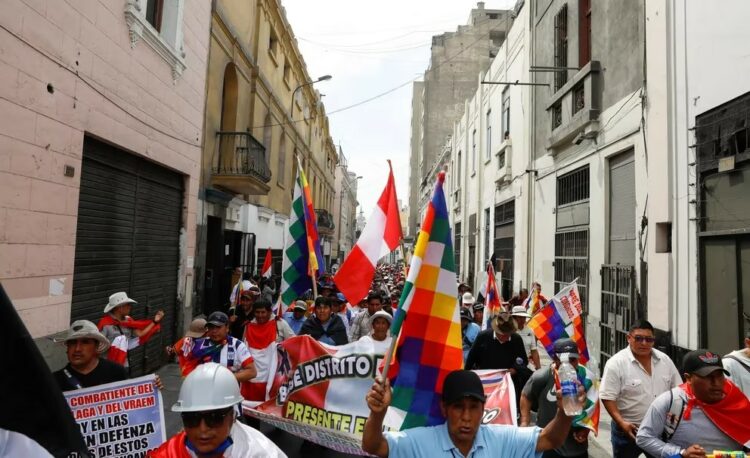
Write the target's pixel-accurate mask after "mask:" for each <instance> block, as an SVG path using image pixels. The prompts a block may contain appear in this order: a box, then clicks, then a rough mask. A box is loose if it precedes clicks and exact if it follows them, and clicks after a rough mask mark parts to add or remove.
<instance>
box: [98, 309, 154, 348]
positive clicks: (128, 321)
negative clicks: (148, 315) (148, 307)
mask: <svg viewBox="0 0 750 458" xmlns="http://www.w3.org/2000/svg"><path fill="white" fill-rule="evenodd" d="M151 323H154V322H153V321H152V320H134V319H132V318H130V317H129V316H126V317H125V319H124V320H122V321H120V320H118V319H116V318H115V317H113V316H112V315H109V314H107V315H104V316H103V317H102V319H101V320H99V323H98V324H97V325H96V327H97V328H99V330H100V331H101V330H102V329H104V326H120V327H122V328H129V329H145V328H146V327H147V326H148V325H149V324H151ZM159 330H161V325H160V324H158V323H154V327H153V328H151V330H150V331H148V332H147V333H145V334H143V335H142V336H140V337H139V338H138V342H139V343H140V345H143V344H145V343H146V342H148V339H150V338H151V336H153V335H154V334H156V333H157V332H159Z"/></svg>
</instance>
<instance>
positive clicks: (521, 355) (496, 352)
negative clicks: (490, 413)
mask: <svg viewBox="0 0 750 458" xmlns="http://www.w3.org/2000/svg"><path fill="white" fill-rule="evenodd" d="M515 330H516V325H515V322H514V321H513V319H512V317H511V316H510V313H508V312H501V313H499V314H498V315H497V316H495V317H494V318H492V329H487V330H484V331H482V332H480V333H479V335H477V339H476V340H475V341H474V345H472V347H471V350H469V354H468V355H467V357H466V366H465V367H466V369H507V370H508V372H510V374H511V377H512V378H513V386H515V387H516V403H518V401H519V399H520V396H521V388H522V387H523V386H524V385H525V384H526V381H527V380H528V379H529V377H530V376H531V370H530V369H529V368H528V367H527V366H528V365H529V358H528V356H526V348H525V347H524V345H523V339H521V336H519V335H518V334H516V333H515Z"/></svg>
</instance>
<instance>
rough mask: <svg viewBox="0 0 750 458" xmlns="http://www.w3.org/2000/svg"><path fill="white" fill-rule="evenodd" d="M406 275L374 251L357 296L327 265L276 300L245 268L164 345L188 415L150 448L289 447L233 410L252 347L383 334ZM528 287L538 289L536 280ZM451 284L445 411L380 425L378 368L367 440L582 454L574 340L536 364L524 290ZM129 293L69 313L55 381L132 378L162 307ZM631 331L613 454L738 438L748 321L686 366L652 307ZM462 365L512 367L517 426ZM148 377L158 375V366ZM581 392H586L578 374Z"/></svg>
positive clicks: (250, 368) (749, 378)
mask: <svg viewBox="0 0 750 458" xmlns="http://www.w3.org/2000/svg"><path fill="white" fill-rule="evenodd" d="M404 282H405V276H404V271H403V266H401V265H380V266H379V267H378V269H377V273H376V275H375V279H374V281H373V283H372V285H371V289H370V291H369V293H368V294H367V296H366V297H363V298H359V300H353V301H352V300H350V298H346V297H344V296H343V295H342V294H341V293H340V292H338V291H337V288H336V285H335V284H334V283H333V281H332V280H331V278H330V277H327V276H324V277H323V279H322V280H321V282H320V283H319V284H318V285H316V286H317V288H316V289H317V292H318V293H319V295H317V297H313V293H312V291H309V292H307V293H305V294H304V295H302V296H301V297H299V298H297V300H296V301H295V302H294V303H293V304H292V305H291V306H290V307H288V309H287V310H285V311H282V310H281V309H282V307H280V306H279V301H278V299H277V297H278V296H277V295H278V292H277V290H278V288H277V287H276V285H275V284H274V281H272V280H267V279H259V278H257V277H256V278H252V277H250V276H249V275H244V276H243V277H242V279H241V280H240V281H239V282H238V283H237V284H236V285H234V287H233V290H232V291H231V294H230V297H229V302H230V304H229V305H230V307H229V308H228V310H227V311H226V313H225V312H223V311H216V312H213V313H211V314H210V315H209V316H208V317H197V318H196V319H194V320H193V322H192V323H191V325H190V328H189V331H188V332H187V333H186V334H185V336H184V337H183V338H181V339H180V340H179V341H178V342H176V343H175V344H174V345H172V346H170V347H168V348H167V349H166V350H167V352H168V353H169V354H170V355H171V356H174V357H176V358H177V361H178V362H179V364H180V369H181V373H182V376H183V378H184V380H183V384H182V386H181V389H180V394H179V399H178V402H177V403H176V404H175V405H174V406H173V407H172V410H173V411H175V412H180V414H181V417H182V423H183V429H182V431H180V432H179V433H178V434H177V435H175V436H173V437H171V438H169V439H168V441H167V442H165V443H164V444H163V445H162V446H161V447H160V448H159V449H158V450H156V451H155V452H152V454H151V455H150V456H155V457H183V456H200V457H227V458H230V457H256V456H257V457H269V456H270V457H273V456H285V455H284V453H283V452H282V451H281V450H280V449H279V448H278V447H277V446H276V445H275V444H273V443H272V442H271V441H270V440H268V439H267V438H266V437H265V436H263V435H262V434H261V433H260V432H259V429H258V426H259V425H258V423H257V421H253V420H252V419H249V418H244V417H242V415H241V414H240V410H239V409H238V405H239V403H240V402H241V401H242V400H244V399H247V400H264V398H263V395H264V393H262V392H259V391H258V389H257V387H256V386H254V385H253V384H252V383H250V381H251V379H253V378H254V377H256V374H257V373H258V368H256V362H255V360H254V358H253V356H252V351H251V350H252V348H253V347H257V346H258V345H264V344H265V343H266V342H268V341H269V340H273V341H276V342H281V341H283V340H285V339H288V338H290V337H292V336H295V335H310V336H311V337H312V338H314V339H315V340H317V341H319V342H321V343H324V344H327V345H334V346H336V345H343V344H346V343H348V342H354V341H357V340H361V339H372V340H374V341H378V342H385V343H386V345H387V344H388V343H389V342H390V339H392V338H393V337H392V336H391V335H390V326H391V323H392V320H393V318H392V317H393V314H394V311H395V310H396V309H397V307H398V302H399V299H400V297H401V293H402V291H403V288H404ZM534 287H535V288H540V287H539V285H537V284H535V286H534ZM535 293H536V296H537V297H541V298H542V300H543V302H544V299H543V296H541V291H539V290H537V291H535ZM456 297H457V303H458V308H459V310H460V320H461V329H462V345H463V349H464V368H465V369H466V370H461V371H454V372H451V373H450V374H448V376H447V377H446V379H445V382H444V384H443V392H442V405H441V410H442V413H443V415H444V416H445V418H446V423H445V424H444V425H441V426H435V427H420V428H412V429H408V430H405V431H402V432H383V427H382V423H383V420H384V416H385V412H386V410H387V407H388V405H389V404H390V400H391V389H390V385H389V383H388V382H387V381H383V380H381V379H379V378H378V379H376V381H375V383H374V384H373V387H372V389H371V390H370V392H369V393H368V394H367V397H366V401H367V404H368V406H369V408H370V410H371V414H370V417H369V418H368V420H367V424H366V427H365V432H364V437H363V442H362V447H363V449H364V450H365V451H367V452H369V453H371V454H373V455H376V456H383V457H384V456H392V457H399V456H404V457H418V456H425V457H428V456H429V457H430V458H434V457H438V456H445V457H457V456H463V457H473V458H479V457H483V456H518V457H525V456H543V457H585V456H588V442H589V431H590V430H589V429H588V428H585V427H583V426H581V425H579V424H578V423H577V422H576V419H574V418H573V417H571V416H568V415H566V414H565V411H564V410H563V408H562V404H561V394H560V390H559V389H558V388H557V387H558V386H559V384H558V383H556V381H557V369H558V368H559V367H560V365H561V364H562V363H564V362H568V363H570V364H571V365H573V366H574V367H578V365H579V356H578V349H577V346H576V344H575V342H573V341H572V340H570V339H560V340H558V341H557V342H555V343H554V351H553V352H552V354H550V355H549V356H550V357H551V359H552V363H551V364H550V365H549V366H548V367H542V366H541V363H540V357H539V354H540V352H541V351H544V349H543V348H542V347H541V346H539V345H538V342H537V340H536V338H535V336H534V333H533V332H531V330H530V329H529V327H528V326H527V322H528V320H529V319H530V318H531V314H530V312H534V311H536V310H532V309H530V308H529V295H528V292H527V291H525V290H522V291H520V292H519V293H518V294H517V295H514V296H513V297H512V298H511V299H510V300H509V301H508V302H507V303H505V302H504V303H503V304H502V307H501V308H500V310H499V311H498V312H497V313H493V314H492V316H485V310H486V308H485V304H484V299H483V298H482V297H478V298H475V297H474V296H473V294H472V291H471V289H470V287H469V286H468V285H466V284H463V283H461V284H458V285H457V291H456ZM274 304H276V307H274ZM132 307H137V302H136V301H135V300H133V299H131V298H129V297H128V295H127V294H126V293H124V292H121V293H115V294H113V295H112V296H110V298H109V301H108V303H107V304H106V306H105V307H104V309H103V316H102V318H101V320H100V321H99V322H98V324H94V323H93V322H91V321H86V320H78V321H75V322H74V323H72V325H71V327H70V329H69V331H68V334H67V336H66V337H65V338H64V339H63V343H64V344H65V346H66V348H67V357H68V364H67V365H66V366H65V367H64V368H62V369H60V370H59V371H57V372H55V374H54V375H55V379H56V380H57V382H58V384H59V386H60V388H61V390H63V391H69V390H75V389H80V388H85V387H91V386H96V385H100V384H104V383H110V382H115V381H121V380H124V379H126V378H128V376H129V368H128V362H127V361H128V358H127V350H128V349H132V348H134V347H136V346H138V345H141V344H144V343H145V342H147V341H148V339H149V338H150V337H151V336H152V335H154V333H157V332H159V323H160V321H161V320H162V318H163V316H164V314H163V312H157V313H156V314H155V315H154V317H153V318H152V319H147V320H134V319H132V318H131V317H130V312H131V309H132ZM274 312H276V313H274ZM277 314H278V315H280V316H278V317H277V316H276V315H277ZM627 340H628V346H627V347H626V348H624V349H623V350H621V351H620V352H618V353H617V354H615V355H613V356H612V357H611V358H610V359H609V360H608V361H607V362H606V365H605V367H604V371H603V376H602V380H601V385H600V399H601V402H602V404H603V406H604V408H606V410H607V411H608V412H609V414H610V416H611V418H612V435H611V440H612V450H613V456H615V457H623V458H627V457H636V456H639V455H641V454H644V455H646V456H653V457H677V456H683V457H703V456H707V455H709V454H712V453H713V452H714V451H718V450H724V451H742V450H743V448H744V450H746V451H747V447H748V446H749V445H750V426H748V424H750V422H747V418H748V414H750V400H749V398H748V396H750V334H748V335H747V336H746V338H745V348H743V349H740V350H737V351H735V352H732V353H731V354H729V355H726V356H724V357H721V356H719V355H717V354H715V353H713V352H711V351H709V350H696V351H692V352H690V353H688V354H687V355H685V357H684V360H683V361H682V374H680V373H679V372H678V370H677V368H676V366H675V364H674V363H673V361H672V360H671V359H670V358H669V357H668V356H667V355H666V354H664V353H663V352H661V351H659V350H657V349H655V348H654V344H655V335H654V330H653V327H652V326H651V325H650V324H649V323H648V322H647V321H639V322H637V323H635V324H633V326H632V327H631V329H630V331H629V333H628V337H627ZM562 358H565V361H563V360H562ZM471 369H505V370H507V371H508V372H509V373H510V375H511V378H512V380H513V385H514V386H515V387H516V390H515V396H516V405H517V406H518V421H519V425H520V427H512V426H498V425H484V424H481V419H482V416H483V413H484V402H485V400H486V399H485V395H484V390H483V387H482V383H481V381H480V380H479V378H478V376H477V375H476V373H475V372H472V371H471ZM683 378H684V379H683ZM156 384H157V386H160V385H161V382H160V381H159V380H158V378H157V380H156ZM578 397H579V398H580V400H582V399H584V398H585V393H584V391H583V389H582V388H579V392H578Z"/></svg>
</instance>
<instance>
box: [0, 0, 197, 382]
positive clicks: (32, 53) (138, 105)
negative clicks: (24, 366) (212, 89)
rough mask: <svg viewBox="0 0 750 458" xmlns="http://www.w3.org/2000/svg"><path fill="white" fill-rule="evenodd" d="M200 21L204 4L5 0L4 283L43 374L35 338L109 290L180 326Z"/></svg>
mask: <svg viewBox="0 0 750 458" xmlns="http://www.w3.org/2000/svg"><path fill="white" fill-rule="evenodd" d="M209 24H210V2H185V1H174V2H167V1H158V0H115V1H103V0H100V1H97V0H93V1H89V2H85V3H83V2H52V1H46V2H39V1H26V0H17V1H6V2H3V5H2V28H0V282H2V286H3V288H4V289H5V291H6V292H7V294H8V295H9V296H10V298H11V300H12V301H13V304H14V306H15V307H16V309H17V310H18V312H19V314H20V316H21V317H22V319H23V321H24V323H25V324H26V326H27V328H28V329H29V331H30V333H31V335H32V336H33V337H35V338H38V342H39V345H40V347H41V348H42V350H43V352H44V353H45V355H46V356H47V358H48V360H49V361H50V364H52V365H54V364H55V363H56V362H57V361H59V360H60V359H64V354H63V352H62V351H61V350H60V349H58V348H56V347H53V346H52V345H51V344H50V343H49V342H50V340H49V339H47V338H46V337H47V336H50V335H54V334H56V333H59V332H61V331H63V330H65V329H67V328H68V326H69V324H70V322H71V321H72V320H75V319H80V318H87V319H92V320H94V321H96V320H97V319H98V318H99V317H100V316H101V315H102V311H103V308H104V306H105V304H106V303H107V297H108V296H109V295H110V294H112V293H114V292H116V291H127V292H128V294H129V295H131V296H132V297H134V298H135V299H136V300H137V301H138V302H139V305H138V306H136V307H134V308H133V314H134V316H135V317H137V318H143V317H145V316H147V315H149V316H153V313H155V311H156V310H158V309H164V310H165V312H166V317H165V320H164V325H163V329H164V330H163V334H164V336H163V337H164V339H165V341H170V342H171V341H172V340H169V339H171V338H173V337H174V336H175V335H176V332H177V330H178V329H181V324H182V321H183V320H184V318H185V315H186V314H185V313H183V311H184V310H185V309H186V308H189V307H190V306H191V304H190V296H191V295H190V294H189V293H188V292H189V291H190V290H191V288H192V287H191V285H192V274H193V269H192V262H193V251H194V248H195V240H196V232H195V219H196V209H197V201H198V191H199V180H200V176H199V173H200V168H201V167H200V158H201V144H202V125H203V106H204V93H205V75H206V59H207V48H208V32H209ZM162 353H163V351H162V348H158V349H157V348H155V347H153V348H152V347H151V346H149V347H148V348H146V349H145V351H144V350H141V351H139V352H136V353H135V354H134V355H133V357H134V360H133V361H131V367H133V369H134V370H135V371H139V370H142V369H145V368H147V367H152V366H153V365H154V364H158V363H159V360H160V355H161V354H162Z"/></svg>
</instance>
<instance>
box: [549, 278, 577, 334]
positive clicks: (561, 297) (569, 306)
mask: <svg viewBox="0 0 750 458" xmlns="http://www.w3.org/2000/svg"><path fill="white" fill-rule="evenodd" d="M550 302H551V303H552V304H554V306H555V308H556V309H557V313H558V315H560V318H562V320H563V323H564V324H565V325H566V326H567V325H569V324H571V323H572V322H573V320H574V319H576V318H577V317H579V316H581V313H583V306H582V305H581V296H579V295H578V282H576V281H573V282H572V283H570V284H569V285H568V286H566V287H565V288H563V289H561V290H560V291H559V292H558V293H557V294H555V296H554V297H553V298H552V299H550ZM548 305H549V304H548Z"/></svg>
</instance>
